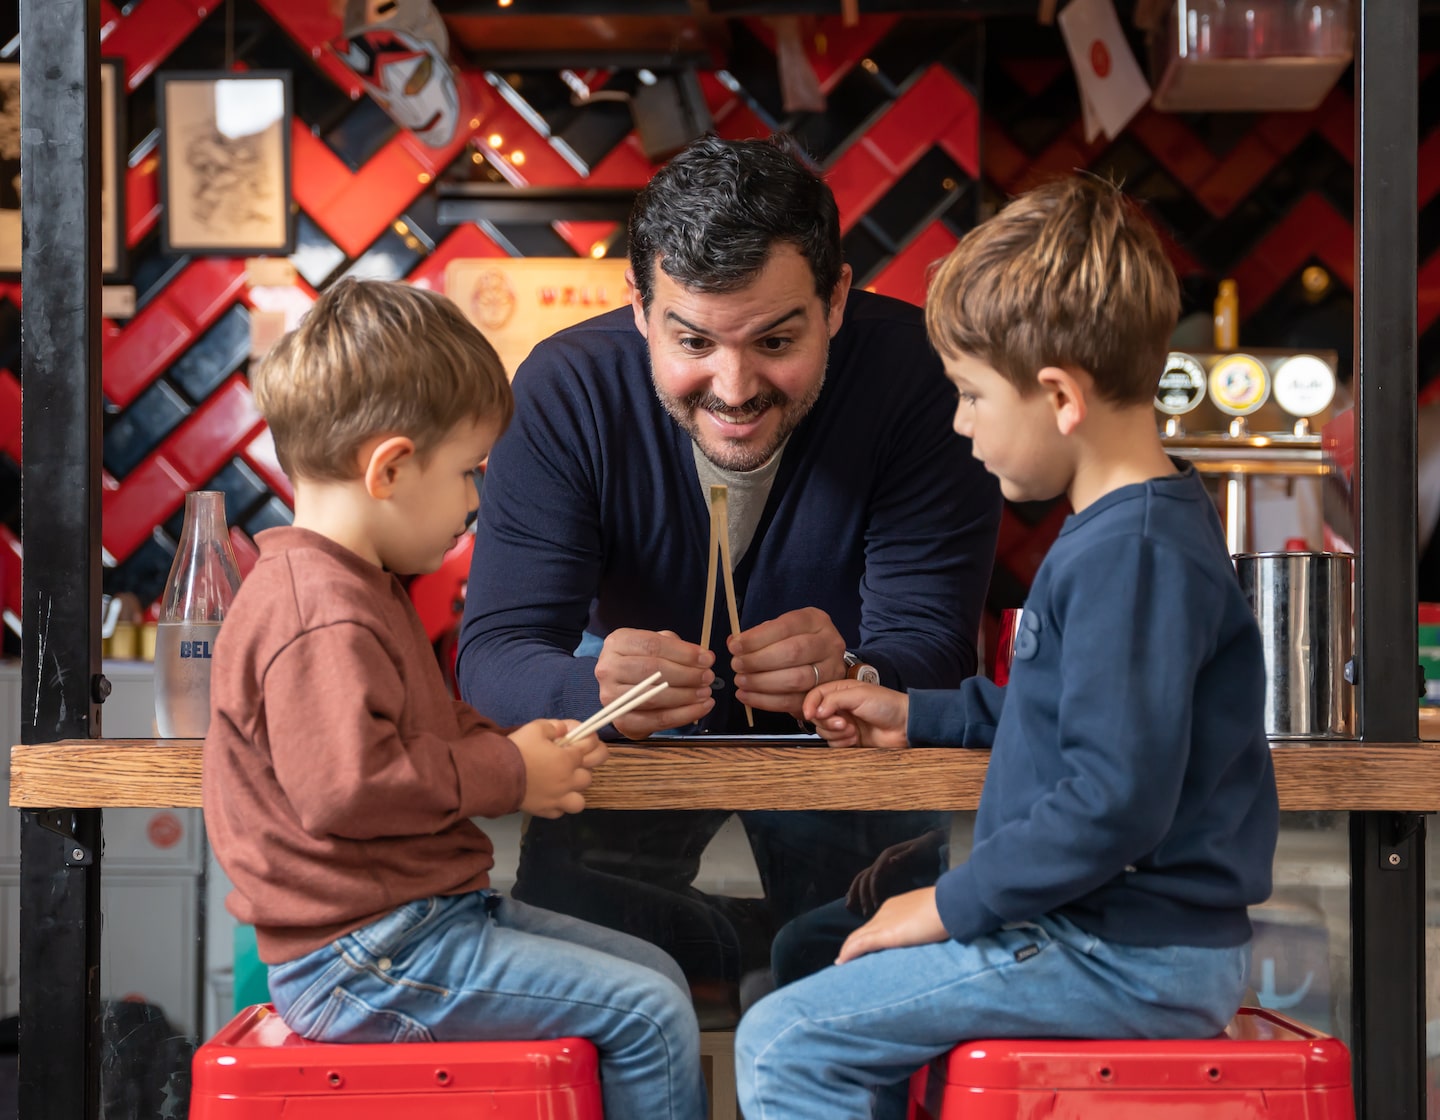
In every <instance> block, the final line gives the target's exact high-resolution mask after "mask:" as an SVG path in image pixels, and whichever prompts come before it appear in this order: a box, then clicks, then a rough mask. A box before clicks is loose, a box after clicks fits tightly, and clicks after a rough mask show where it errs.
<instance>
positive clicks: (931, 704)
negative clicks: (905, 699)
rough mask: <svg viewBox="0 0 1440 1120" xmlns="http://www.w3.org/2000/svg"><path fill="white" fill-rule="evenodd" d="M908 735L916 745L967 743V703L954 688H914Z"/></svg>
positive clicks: (911, 696) (907, 722) (948, 745)
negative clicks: (964, 702) (961, 699)
mask: <svg viewBox="0 0 1440 1120" xmlns="http://www.w3.org/2000/svg"><path fill="white" fill-rule="evenodd" d="M908 695H909V698H910V714H909V716H908V717H907V719H906V721H905V738H906V739H908V740H909V741H910V742H911V744H912V745H921V744H932V745H935V746H943V747H961V746H964V745H965V705H964V704H962V703H959V702H958V701H959V699H960V695H959V693H958V692H957V691H956V690H955V689H953V688H912V689H911V690H910V692H909V694H908Z"/></svg>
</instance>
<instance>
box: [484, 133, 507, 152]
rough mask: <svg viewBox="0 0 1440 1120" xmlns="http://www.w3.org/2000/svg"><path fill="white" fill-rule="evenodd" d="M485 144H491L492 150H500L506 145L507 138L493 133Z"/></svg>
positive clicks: (486, 139)
mask: <svg viewBox="0 0 1440 1120" xmlns="http://www.w3.org/2000/svg"><path fill="white" fill-rule="evenodd" d="M485 143H487V144H489V145H490V146H491V147H492V148H498V147H500V146H501V145H502V144H504V143H505V137H503V136H501V135H500V134H499V133H498V132H492V133H491V134H490V135H489V136H487V137H486V138H485Z"/></svg>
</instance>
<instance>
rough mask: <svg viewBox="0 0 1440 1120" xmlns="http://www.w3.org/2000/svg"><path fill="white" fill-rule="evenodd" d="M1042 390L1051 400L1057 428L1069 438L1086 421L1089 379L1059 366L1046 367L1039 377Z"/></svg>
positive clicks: (1037, 376)
mask: <svg viewBox="0 0 1440 1120" xmlns="http://www.w3.org/2000/svg"><path fill="white" fill-rule="evenodd" d="M1036 378H1037V380H1039V382H1040V389H1041V391H1042V392H1043V393H1045V395H1046V396H1047V397H1048V398H1049V401H1050V407H1051V409H1052V410H1053V411H1054V413H1055V427H1056V428H1058V429H1059V431H1060V434H1061V435H1062V436H1068V435H1070V434H1071V433H1072V432H1073V431H1075V429H1076V428H1078V427H1079V426H1080V424H1081V422H1082V421H1083V420H1084V419H1085V413H1086V411H1087V408H1088V406H1087V402H1086V392H1087V391H1088V389H1089V384H1088V379H1084V378H1081V377H1078V376H1076V375H1075V374H1073V373H1071V372H1070V371H1069V370H1068V369H1061V368H1060V367H1059V366H1046V367H1045V368H1044V369H1042V370H1041V371H1040V372H1039V373H1038V374H1037V375H1036Z"/></svg>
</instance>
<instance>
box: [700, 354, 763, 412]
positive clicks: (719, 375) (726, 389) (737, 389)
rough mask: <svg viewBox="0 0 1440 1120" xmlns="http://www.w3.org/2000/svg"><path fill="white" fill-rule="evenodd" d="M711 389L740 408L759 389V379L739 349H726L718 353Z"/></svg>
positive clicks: (711, 379) (733, 406) (722, 398)
mask: <svg viewBox="0 0 1440 1120" xmlns="http://www.w3.org/2000/svg"><path fill="white" fill-rule="evenodd" d="M715 357H716V361H715V365H714V366H713V367H712V368H713V370H714V372H713V374H712V376H711V378H710V391H711V392H712V393H714V394H715V395H716V396H717V397H719V398H720V399H721V400H722V401H724V402H725V403H726V404H727V405H729V406H730V407H732V408H738V407H740V405H742V404H744V403H745V402H746V401H748V400H750V398H751V397H753V396H755V394H756V393H757V392H758V391H759V389H760V385H759V381H758V379H757V378H756V377H755V375H754V374H753V373H752V372H751V369H750V363H749V362H748V361H747V360H746V356H745V354H744V353H743V352H741V351H739V350H731V349H724V350H720V351H718V352H717V353H716V356H715Z"/></svg>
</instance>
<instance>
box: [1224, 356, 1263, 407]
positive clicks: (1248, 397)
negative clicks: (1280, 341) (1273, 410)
mask: <svg viewBox="0 0 1440 1120" xmlns="http://www.w3.org/2000/svg"><path fill="white" fill-rule="evenodd" d="M1269 396H1270V373H1269V371H1268V370H1267V369H1266V368H1265V366H1264V365H1263V364H1262V363H1260V362H1259V361H1257V360H1256V359H1255V358H1252V357H1251V356H1250V355H1249V354H1227V355H1226V356H1225V357H1223V358H1221V359H1220V360H1219V361H1218V362H1216V363H1215V364H1214V365H1213V366H1212V367H1211V368H1210V399H1211V400H1213V401H1214V402H1215V407H1216V408H1218V409H1220V411H1221V412H1227V413H1229V414H1230V415H1231V416H1249V415H1250V414H1251V413H1252V412H1254V411H1255V410H1256V409H1258V408H1259V407H1260V406H1261V405H1263V404H1264V403H1265V401H1266V400H1267V399H1268V398H1269Z"/></svg>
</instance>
